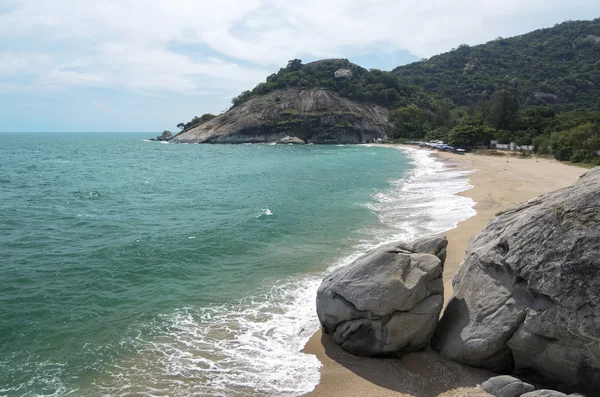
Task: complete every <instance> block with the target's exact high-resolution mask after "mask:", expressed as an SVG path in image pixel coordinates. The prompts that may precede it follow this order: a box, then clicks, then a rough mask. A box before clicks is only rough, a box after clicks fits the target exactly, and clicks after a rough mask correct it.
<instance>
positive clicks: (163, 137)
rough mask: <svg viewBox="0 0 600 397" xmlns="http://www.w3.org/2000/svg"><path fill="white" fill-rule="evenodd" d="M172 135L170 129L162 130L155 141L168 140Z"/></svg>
mask: <svg viewBox="0 0 600 397" xmlns="http://www.w3.org/2000/svg"><path fill="white" fill-rule="evenodd" d="M173 137H174V135H173V134H171V131H164V132H163V133H162V134H161V135H159V136H157V137H156V140H157V141H170V140H171V139H173Z"/></svg>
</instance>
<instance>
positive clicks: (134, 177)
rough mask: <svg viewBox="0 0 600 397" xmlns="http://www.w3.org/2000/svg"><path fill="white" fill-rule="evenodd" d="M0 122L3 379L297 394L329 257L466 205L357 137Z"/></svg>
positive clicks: (91, 389)
mask: <svg viewBox="0 0 600 397" xmlns="http://www.w3.org/2000/svg"><path fill="white" fill-rule="evenodd" d="M148 135H150V134H18V135H8V134H0V396H38V395H45V396H63V395H70V396H97V395H111V396H112V395H132V396H133V395H180V396H188V395H222V396H243V395H256V396H261V395H299V394H301V393H303V392H307V391H310V390H311V389H312V388H313V387H314V385H315V384H316V383H318V381H319V366H320V364H319V362H318V360H316V358H315V357H313V356H310V355H305V354H303V353H301V349H302V347H303V345H304V343H305V342H306V340H307V339H308V338H309V337H310V335H311V334H312V333H313V332H314V331H315V330H316V328H317V327H318V322H317V320H316V315H315V313H314V295H315V291H316V288H317V286H318V284H319V282H320V279H321V277H322V275H323V273H324V272H326V271H327V270H328V269H331V268H334V267H336V266H342V265H343V264H345V263H348V262H349V261H350V260H351V259H352V258H353V257H356V256H357V255H358V254H360V253H361V252H364V251H365V250H366V249H368V248H370V247H373V246H375V245H377V244H379V243H381V242H385V241H390V240H393V239H396V238H412V237H416V236H419V235H422V234H426V233H430V232H440V231H443V230H447V229H449V228H451V227H453V226H454V225H455V224H456V223H457V222H459V221H461V220H463V219H465V218H467V217H468V216H471V215H472V214H473V210H472V204H473V203H472V202H471V201H470V200H469V199H465V198H463V197H459V196H456V195H455V193H456V192H459V191H461V190H464V189H466V187H467V186H468V183H467V182H468V181H467V179H466V175H465V174H464V173H463V172H459V171H456V170H453V169H452V168H448V167H447V166H445V165H444V164H441V163H439V162H436V161H434V160H433V159H432V158H430V157H429V155H428V154H427V153H422V152H417V151H414V152H401V151H399V150H396V149H392V148H383V147H365V146H316V145H313V146H288V145H284V146H280V145H278V146H269V145H237V146H234V145H174V144H161V143H158V142H148V141H144V137H145V136H148Z"/></svg>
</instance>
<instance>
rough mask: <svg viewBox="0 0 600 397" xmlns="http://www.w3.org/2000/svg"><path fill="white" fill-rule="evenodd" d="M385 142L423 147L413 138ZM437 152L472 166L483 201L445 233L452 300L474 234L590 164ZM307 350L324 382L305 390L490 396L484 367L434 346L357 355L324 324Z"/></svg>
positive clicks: (476, 195)
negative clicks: (383, 355)
mask: <svg viewBox="0 0 600 397" xmlns="http://www.w3.org/2000/svg"><path fill="white" fill-rule="evenodd" d="M377 146H380V145H377ZM381 146H384V145H381ZM385 146H387V147H394V148H397V149H401V150H407V149H410V150H424V149H419V148H417V147H414V146H407V145H385ZM432 155H433V156H435V157H436V158H437V159H438V160H439V161H443V162H444V163H446V164H447V165H448V166H449V167H456V168H458V169H460V170H464V171H471V173H470V174H469V175H468V178H469V181H470V185H471V188H470V189H468V190H465V191H463V192H460V193H458V195H461V196H464V197H468V198H470V199H472V200H473V201H474V202H475V203H476V204H475V207H474V209H475V211H476V214H475V215H474V216H472V217H470V218H468V219H466V220H464V221H462V222H460V223H459V224H458V225H457V227H455V228H453V229H450V230H448V231H446V232H443V233H442V234H444V235H445V236H446V237H447V238H448V241H449V246H448V256H447V259H446V264H445V269H444V277H443V278H444V289H445V290H444V300H445V304H447V302H448V301H449V300H450V298H451V296H452V278H453V277H454V275H455V274H456V272H457V270H458V266H459V265H460V262H461V261H462V259H463V256H464V253H465V251H466V249H467V245H468V243H469V241H470V239H471V238H472V237H473V236H474V235H475V234H477V233H479V231H481V230H482V229H483V228H484V227H485V225H486V224H487V223H488V222H489V221H490V220H491V219H492V218H494V216H495V215H496V214H497V213H498V212H500V211H504V210H506V209H507V208H509V207H512V206H514V205H516V204H519V203H521V202H523V201H527V200H530V199H532V198H534V197H537V196H538V195H540V194H544V193H547V192H550V191H554V190H557V189H560V188H563V187H566V186H568V185H570V184H571V183H573V182H575V181H576V180H577V179H578V178H579V177H580V176H581V175H582V174H584V173H585V172H586V171H587V170H586V169H583V168H580V167H576V166H572V165H566V164H563V163H560V162H558V161H556V160H549V159H536V158H529V159H521V158H516V157H509V156H484V155H477V154H466V155H464V156H458V155H455V154H452V153H446V152H432ZM304 352H305V353H307V354H313V355H315V356H316V357H317V358H318V359H319V361H320V362H321V364H322V368H321V378H320V383H319V384H318V385H317V386H316V387H315V389H314V390H313V391H312V392H310V393H308V394H305V395H306V396H314V397H319V396H367V395H368V396H382V397H387V396H446V397H451V396H486V395H488V394H487V393H485V392H484V391H482V390H481V389H480V388H479V387H478V385H479V384H481V383H482V382H483V381H485V380H486V379H487V378H488V377H490V376H492V374H491V373H490V372H488V371H485V370H480V369H475V368H471V367H468V366H465V365H461V364H457V363H453V362H449V361H446V360H444V359H443V358H441V357H440V356H439V355H438V354H437V353H436V352H434V351H432V350H430V349H428V350H427V351H425V352H419V353H411V354H408V355H406V356H404V357H402V358H401V359H377V358H361V357H355V356H352V355H350V354H348V353H346V352H344V351H342V350H341V349H340V348H339V347H338V346H336V345H335V344H334V343H333V341H332V340H331V338H330V337H329V336H328V335H323V334H322V332H321V331H320V330H319V331H317V332H316V333H315V334H314V335H313V336H312V337H311V338H310V340H309V341H308V343H307V344H306V345H305V348H304Z"/></svg>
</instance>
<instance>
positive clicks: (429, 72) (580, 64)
mask: <svg viewBox="0 0 600 397" xmlns="http://www.w3.org/2000/svg"><path fill="white" fill-rule="evenodd" d="M393 73H394V74H395V75H396V76H398V77H400V78H402V79H404V80H406V82H407V83H409V84H413V85H419V86H421V87H423V88H424V89H425V91H427V92H429V93H431V94H435V95H439V96H441V97H445V98H450V99H452V101H453V102H454V103H455V104H457V105H461V106H468V105H471V104H474V103H476V102H477V101H479V100H480V99H482V98H483V99H485V98H489V97H490V96H491V95H492V93H493V92H494V91H497V90H499V89H506V90H508V91H509V92H510V93H512V94H514V95H515V96H516V97H517V99H518V101H519V102H520V104H521V107H522V108H525V107H534V106H541V105H546V106H551V107H552V108H554V109H555V110H558V111H564V110H571V109H589V110H594V109H599V108H600V18H599V19H594V20H592V21H572V22H565V23H562V24H559V25H556V26H554V27H553V28H548V29H540V30H536V31H533V32H531V33H528V34H525V35H522V36H517V37H511V38H498V39H496V40H493V41H490V42H488V43H486V44H482V45H477V46H473V47H469V46H467V45H462V46H460V47H459V48H457V49H455V50H453V51H450V52H448V53H445V54H441V55H437V56H434V57H431V58H430V59H427V60H423V61H421V62H416V63H412V64H409V65H405V66H400V67H398V68H396V69H394V70H393Z"/></svg>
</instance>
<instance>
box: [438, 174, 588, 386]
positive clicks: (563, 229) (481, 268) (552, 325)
mask: <svg viewBox="0 0 600 397" xmlns="http://www.w3.org/2000/svg"><path fill="white" fill-rule="evenodd" d="M599 253H600V167H597V168H595V169H593V170H591V171H589V172H588V173H587V174H585V175H584V176H583V177H582V178H581V179H580V180H579V181H577V182H576V183H575V184H573V185H571V186H569V187H567V188H565V189H562V190H558V191H556V192H553V193H549V194H546V195H543V196H540V197H538V198H536V199H533V200H530V201H528V202H526V203H523V204H521V205H519V206H517V207H514V208H512V209H510V210H508V211H505V212H503V213H500V214H499V216H498V217H496V218H495V219H494V220H492V221H491V222H490V223H489V224H488V225H487V226H486V228H485V229H484V230H483V231H482V232H481V233H480V234H479V235H477V236H475V237H474V238H473V239H472V240H471V242H470V244H469V247H468V250H467V253H466V255H465V259H464V260H463V263H462V264H461V266H460V269H459V271H458V274H457V276H456V279H455V284H454V297H453V298H452V299H451V301H450V302H449V304H448V307H447V309H446V310H445V312H444V316H443V318H442V320H441V321H440V324H439V326H438V328H437V330H436V336H435V337H434V340H433V343H432V344H433V346H434V348H435V349H436V350H438V351H440V352H441V354H442V355H443V356H445V357H448V358H450V359H452V360H456V361H459V362H462V363H466V364H469V365H472V366H476V367H483V368H489V369H492V370H495V371H497V372H505V373H506V372H511V371H515V373H517V374H536V375H537V376H539V375H541V376H542V377H543V378H544V379H545V381H546V382H550V383H549V384H552V382H554V386H556V387H557V388H559V389H561V388H562V389H567V390H570V389H573V388H575V389H577V388H582V389H583V390H596V391H597V390H600V255H599Z"/></svg>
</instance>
